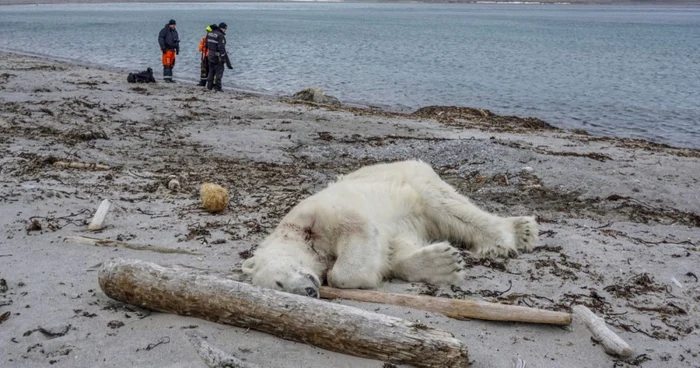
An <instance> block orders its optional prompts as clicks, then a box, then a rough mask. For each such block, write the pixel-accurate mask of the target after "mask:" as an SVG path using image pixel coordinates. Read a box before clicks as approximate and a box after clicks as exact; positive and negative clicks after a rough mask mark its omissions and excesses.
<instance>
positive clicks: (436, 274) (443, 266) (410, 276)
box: [391, 239, 464, 284]
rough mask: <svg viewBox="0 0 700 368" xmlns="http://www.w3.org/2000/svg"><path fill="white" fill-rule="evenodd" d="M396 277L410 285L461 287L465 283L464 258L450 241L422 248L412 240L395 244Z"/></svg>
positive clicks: (394, 274)
mask: <svg viewBox="0 0 700 368" xmlns="http://www.w3.org/2000/svg"><path fill="white" fill-rule="evenodd" d="M392 248H393V250H394V253H393V255H392V259H391V263H392V270H391V271H392V275H393V276H394V277H396V278H399V279H402V280H406V281H409V282H427V283H430V284H459V283H460V281H462V280H464V271H463V269H462V264H461V263H462V256H461V255H460V254H459V251H458V250H457V249H455V248H454V247H452V246H451V245H450V243H448V242H440V243H435V244H430V245H428V246H425V247H421V246H420V244H419V243H418V242H415V241H412V240H410V239H396V240H394V241H392Z"/></svg>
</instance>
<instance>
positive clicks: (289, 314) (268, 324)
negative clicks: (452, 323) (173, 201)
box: [98, 259, 469, 368]
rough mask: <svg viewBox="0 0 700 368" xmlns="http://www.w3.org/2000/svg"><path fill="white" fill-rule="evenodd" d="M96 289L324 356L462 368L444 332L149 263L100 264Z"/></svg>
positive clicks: (457, 348) (459, 350)
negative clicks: (298, 345)
mask: <svg viewBox="0 0 700 368" xmlns="http://www.w3.org/2000/svg"><path fill="white" fill-rule="evenodd" d="M98 280H99V283H100V287H101V288H102V290H103V291H104V292H105V294H107V296H109V297H110V298H112V299H115V300H118V301H121V302H125V303H129V304H133V305H137V306H140V307H144V308H148V309H152V310H156V311H160V312H166V313H174V314H179V315H183V316H193V317H198V318H202V319H206V320H210V321H214V322H219V323H225V324H230V325H234V326H238V327H243V328H251V329H254V330H258V331H262V332H266V333H269V334H272V335H275V336H278V337H281V338H283V339H287V340H292V341H298V342H303V343H306V344H310V345H314V346H317V347H321V348H324V349H327V350H331V351H336V352H340V353H345V354H350V355H355V356H359V357H364V358H370V359H378V360H382V361H387V362H391V363H394V364H409V365H413V366H416V367H436V368H437V367H441V368H442V367H444V368H448V367H466V366H467V364H468V361H469V360H468V358H469V357H468V353H467V347H466V346H465V344H464V343H463V342H461V341H459V340H458V339H456V338H454V337H453V336H452V334H451V333H449V332H445V331H441V330H437V329H434V328H430V327H427V326H425V325H422V324H417V323H413V322H410V321H407V320H403V319H400V318H395V317H390V316H386V315H382V314H377V313H372V312H368V311H365V310H362V309H359V308H354V307H350V306H345V305H340V304H335V303H328V302H324V301H322V300H319V299H314V298H309V297H304V296H300V295H294V294H289V293H284V292H279V291H275V290H270V289H265V288H260V287H257V286H253V285H250V284H247V283H242V282H237V281H233V280H229V279H224V278H220V277H216V276H214V275H205V274H202V273H201V272H192V271H189V270H186V269H183V268H176V267H164V266H160V265H157V264H154V263H149V262H144V261H138V260H125V259H115V260H110V261H107V262H105V263H104V264H103V266H102V268H101V269H100V272H99V277H98Z"/></svg>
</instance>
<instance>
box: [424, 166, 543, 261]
mask: <svg viewBox="0 0 700 368" xmlns="http://www.w3.org/2000/svg"><path fill="white" fill-rule="evenodd" d="M435 177H437V175H435ZM431 179H432V180H429V182H428V183H427V184H428V185H427V186H428V188H426V189H427V190H423V191H422V193H424V196H425V198H424V199H425V201H426V203H427V204H428V206H429V211H428V212H427V215H428V217H429V218H430V220H431V222H432V223H433V226H434V228H435V230H434V231H435V232H436V233H437V235H440V236H445V235H447V236H448V237H449V238H450V239H451V240H453V241H454V242H459V243H463V244H469V245H471V246H472V248H471V251H472V252H474V253H476V254H480V255H485V256H502V257H517V255H518V250H520V251H526V252H529V251H531V250H532V249H533V248H534V247H535V244H536V243H537V223H536V221H535V218H534V217H532V216H523V217H500V216H496V215H494V214H491V213H489V212H486V211H484V210H482V209H480V208H479V207H477V206H476V205H474V204H473V203H471V201H470V200H469V199H468V198H467V197H465V196H463V195H461V194H459V193H458V192H457V191H456V190H455V189H454V188H453V187H452V186H451V185H449V184H448V183H446V182H444V181H443V180H442V179H439V178H438V179H437V180H436V179H435V178H431Z"/></svg>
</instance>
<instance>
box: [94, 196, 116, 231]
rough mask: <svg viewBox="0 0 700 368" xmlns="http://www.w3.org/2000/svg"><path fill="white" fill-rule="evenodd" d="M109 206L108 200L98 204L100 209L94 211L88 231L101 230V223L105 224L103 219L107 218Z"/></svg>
mask: <svg viewBox="0 0 700 368" xmlns="http://www.w3.org/2000/svg"><path fill="white" fill-rule="evenodd" d="M111 205H112V204H111V203H110V202H109V200H108V199H105V200H103V201H102V203H100V207H98V208H97V211H95V216H94V217H93V218H92V221H91V222H90V225H89V226H88V230H90V231H97V230H101V229H102V223H104V222H105V218H107V213H108V212H109V207H110V206H111Z"/></svg>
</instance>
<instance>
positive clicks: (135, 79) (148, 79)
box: [126, 68, 156, 83]
mask: <svg viewBox="0 0 700 368" xmlns="http://www.w3.org/2000/svg"><path fill="white" fill-rule="evenodd" d="M126 81H127V82H129V83H155V82H156V79H155V78H153V69H151V68H148V69H146V70H144V71H142V72H138V73H129V75H128V76H127V77H126Z"/></svg>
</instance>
